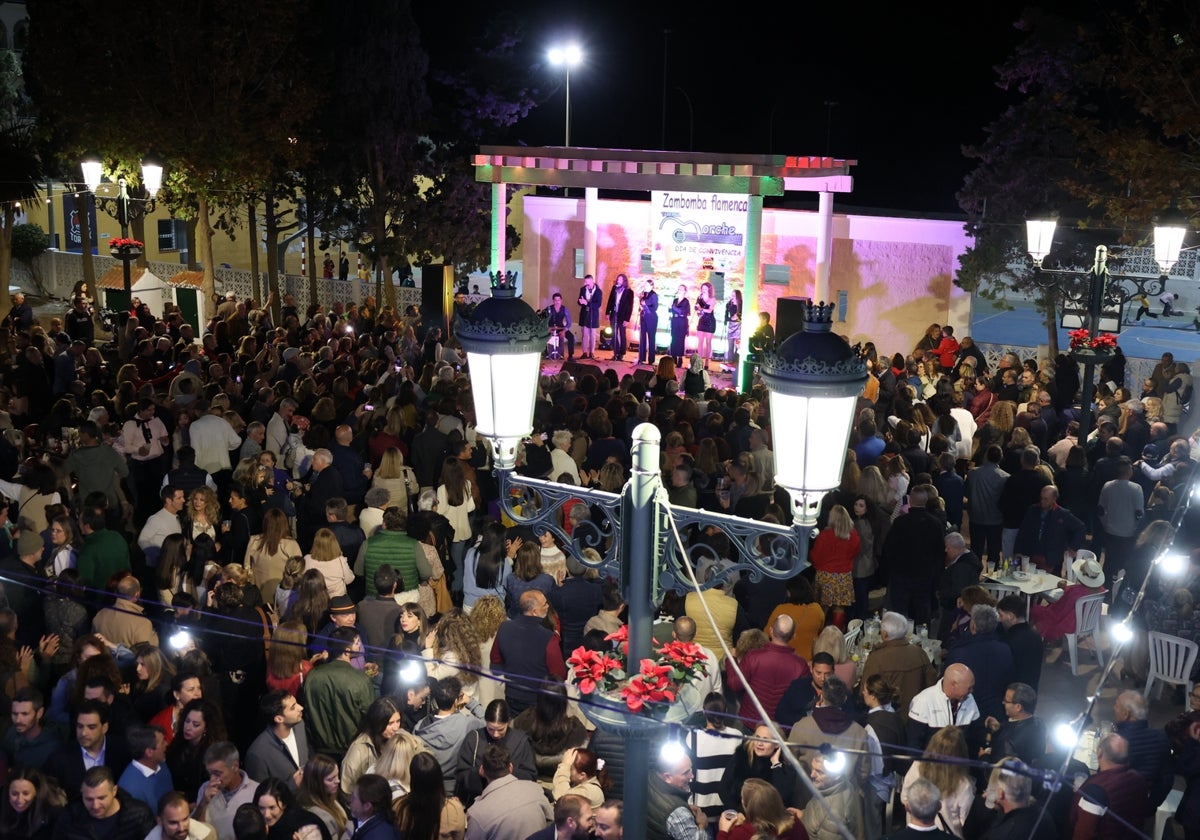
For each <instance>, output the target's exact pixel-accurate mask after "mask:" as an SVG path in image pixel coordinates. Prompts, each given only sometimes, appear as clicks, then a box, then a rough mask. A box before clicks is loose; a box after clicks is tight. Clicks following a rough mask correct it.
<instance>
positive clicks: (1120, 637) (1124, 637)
mask: <svg viewBox="0 0 1200 840" xmlns="http://www.w3.org/2000/svg"><path fill="white" fill-rule="evenodd" d="M1111 633H1112V638H1113V641H1114V642H1116V643H1118V644H1122V645H1123V644H1125V643H1126V642H1131V641H1133V628H1131V627H1130V626H1129V625H1128V624H1127V623H1126V622H1124V621H1122V622H1119V623H1117V624H1114V625H1113V626H1112V630H1111Z"/></svg>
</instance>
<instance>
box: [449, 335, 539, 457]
mask: <svg viewBox="0 0 1200 840" xmlns="http://www.w3.org/2000/svg"><path fill="white" fill-rule="evenodd" d="M467 361H468V364H469V365H470V368H471V393H472V395H473V396H474V398H475V415H476V416H475V424H476V425H475V428H476V430H477V431H478V432H479V434H481V435H483V436H484V437H494V438H501V437H503V438H522V437H525V436H526V435H528V434H529V433H530V432H531V431H532V430H533V402H534V398H535V397H536V395H537V381H538V369H539V365H540V363H541V354H540V353H500V354H496V355H487V354H486V353H468V354H467Z"/></svg>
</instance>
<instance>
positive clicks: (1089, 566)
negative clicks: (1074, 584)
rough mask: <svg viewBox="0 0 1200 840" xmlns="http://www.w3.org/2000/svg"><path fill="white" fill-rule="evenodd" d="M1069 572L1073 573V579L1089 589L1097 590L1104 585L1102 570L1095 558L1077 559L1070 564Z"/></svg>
mask: <svg viewBox="0 0 1200 840" xmlns="http://www.w3.org/2000/svg"><path fill="white" fill-rule="evenodd" d="M1071 571H1073V572H1074V573H1075V579H1076V580H1078V581H1079V582H1080V583H1082V584H1083V585H1084V586H1086V587H1088V588H1090V589H1097V588H1099V587H1101V586H1103V585H1104V569H1103V568H1101V566H1100V563H1099V562H1097V560H1096V558H1095V556H1094V555H1093V556H1091V557H1079V558H1077V559H1076V560H1075V562H1074V563H1072V564H1071Z"/></svg>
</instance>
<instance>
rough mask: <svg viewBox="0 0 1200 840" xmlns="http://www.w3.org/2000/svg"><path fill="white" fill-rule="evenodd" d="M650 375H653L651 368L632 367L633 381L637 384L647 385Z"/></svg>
mask: <svg viewBox="0 0 1200 840" xmlns="http://www.w3.org/2000/svg"><path fill="white" fill-rule="evenodd" d="M652 376H654V371H653V370H646V368H634V369H633V381H634V382H636V383H637V384H638V385H642V386H646V385H648V384H649V382H650V377H652Z"/></svg>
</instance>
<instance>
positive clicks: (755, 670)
mask: <svg viewBox="0 0 1200 840" xmlns="http://www.w3.org/2000/svg"><path fill="white" fill-rule="evenodd" d="M738 664H739V665H740V666H741V668H742V673H744V674H745V675H746V682H748V683H749V684H750V687H751V688H753V689H754V693H755V694H757V695H758V699H759V700H760V701H762V704H763V709H765V710H766V712H767V715H768V716H769V717H771V718H772V719H774V717H775V708H776V707H777V706H778V705H779V701H780V699H781V698H782V697H783V694H784V692H785V691H787V689H788V686H789V685H791V684H792V680H795V679H797V678H799V677H807V676H808V674H809V670H808V663H807V662H805V661H804V660H803V659H801V658H800V656H799V655H797V653H796V652H795V651H794V650H792V648H791V646H790V645H781V644H778V643H776V642H770V643H769V644H767V645H765V646H764V647H760V648H755V649H754V650H752V651H750V652H749V653H747V654H746V656H745V657H744V658H743V659H742V661H741V662H739V663H738ZM725 676H726V677H727V678H728V681H729V688H730V689H731V690H733V691H743V690H744V689H745V685H744V684H743V683H742V681H741V680H739V679H738V677H737V673H736V672H734V670H733V669H732V668H730V667H729V662H728V660H727V661H726V663H725Z"/></svg>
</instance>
